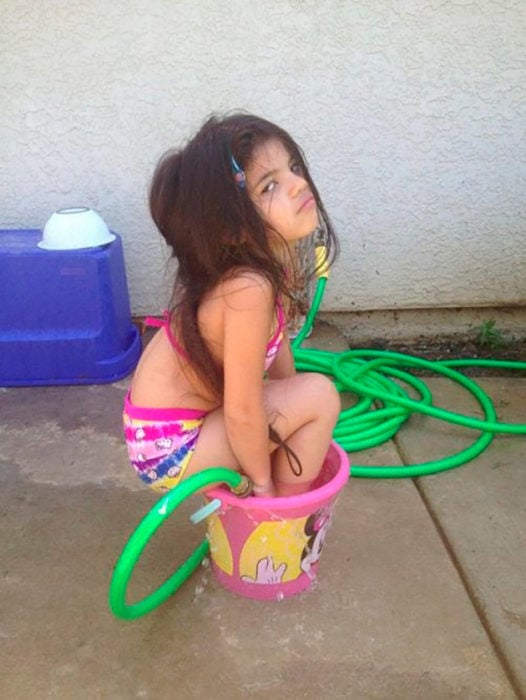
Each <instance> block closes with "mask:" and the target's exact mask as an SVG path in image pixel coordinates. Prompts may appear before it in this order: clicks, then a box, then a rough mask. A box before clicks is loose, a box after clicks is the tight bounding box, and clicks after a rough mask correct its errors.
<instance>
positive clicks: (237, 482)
mask: <svg viewBox="0 0 526 700" xmlns="http://www.w3.org/2000/svg"><path fill="white" fill-rule="evenodd" d="M242 481H243V477H242V476H241V474H239V472H235V471H233V470H232V469H225V468H224V467H214V468H212V469H205V471H202V472H198V473H197V474H192V476H189V477H188V479H185V480H184V481H183V482H181V483H180V484H178V485H177V486H176V487H175V488H174V489H172V490H171V491H168V493H166V494H164V496H162V498H160V499H159V500H158V501H157V503H156V504H155V505H154V507H153V508H152V509H151V510H150V511H149V512H148V513H147V514H146V516H145V517H144V518H143V519H142V520H141V522H140V523H139V525H138V526H137V528H136V529H135V530H134V532H133V533H132V534H131V536H130V538H129V540H128V542H127V543H126V545H125V547H124V549H123V550H122V553H121V555H120V557H119V559H118V561H117V564H116V565H115V569H114V571H113V576H112V578H111V583H110V589H109V606H110V610H111V611H112V613H113V614H114V615H115V616H116V617H120V618H121V619H123V620H133V619H135V618H137V617H141V616H142V615H146V614H147V613H149V612H151V611H152V610H155V608H157V607H158V606H159V605H161V603H164V601H165V600H166V599H167V598H169V597H170V596H171V595H172V593H175V591H176V590H177V589H178V588H179V587H180V586H181V585H182V584H183V583H184V582H185V581H186V579H187V578H188V577H189V576H190V575H191V574H192V573H193V572H194V571H195V570H196V569H197V567H198V566H199V564H200V563H201V562H202V561H203V559H204V558H205V556H206V555H207V554H208V551H209V549H210V546H209V544H208V540H207V539H204V540H203V541H202V542H201V544H199V545H198V546H197V547H196V548H195V549H194V551H193V552H192V553H191V554H190V556H189V557H188V559H186V561H184V562H183V564H182V565H181V566H180V567H179V568H178V569H176V570H175V571H174V573H173V574H172V575H171V576H170V577H169V578H167V579H166V581H164V583H162V584H161V585H160V586H159V588H157V589H156V590H155V591H153V593H150V594H149V595H148V596H146V597H145V598H143V599H142V600H139V601H138V602H136V603H131V604H128V603H126V591H127V589H128V584H129V582H130V579H131V576H132V573H133V570H134V568H135V566H136V565H137V562H138V561H139V559H140V557H141V554H142V552H143V550H144V548H145V547H146V545H147V544H148V542H149V541H150V539H151V537H152V536H153V535H154V534H155V532H156V531H157V530H158V529H159V528H160V527H161V525H162V524H163V523H164V521H165V520H166V519H167V518H168V517H169V516H170V515H171V514H172V513H173V512H174V510H175V509H176V508H177V507H178V506H179V505H180V504H181V503H182V502H183V501H185V500H186V499H187V498H188V497H189V496H191V495H192V494H194V493H195V492H196V491H199V490H201V489H203V488H205V487H207V486H210V485H211V484H218V483H226V484H227V485H228V486H229V487H230V488H231V489H233V490H237V489H239V488H241V486H242ZM214 500H219V499H214ZM213 502H214V501H212V503H213ZM209 505H210V504H209ZM205 508H206V506H205ZM214 510H215V508H214ZM202 511H203V509H202V508H201V509H200V510H198V511H197V513H194V515H196V514H197V515H198V514H199V513H200V512H201V515H202ZM203 517H206V516H203V515H202V517H201V518H199V519H198V521H197V522H199V520H202V519H203Z"/></svg>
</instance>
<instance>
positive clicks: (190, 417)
mask: <svg viewBox="0 0 526 700" xmlns="http://www.w3.org/2000/svg"><path fill="white" fill-rule="evenodd" d="M150 209H151V214H152V217H153V220H154V222H155V224H156V225H157V227H158V228H159V230H160V232H161V234H162V235H163V237H164V239H165V240H166V242H167V244H168V245H169V246H170V248H171V251H172V254H173V256H174V257H175V258H176V259H177V275H176V280H175V285H174V289H173V297H172V304H171V308H170V311H169V312H165V317H164V321H162V322H158V323H157V324H156V325H160V326H162V328H161V329H160V330H159V331H158V332H157V333H156V335H155V336H154V337H153V339H152V340H151V342H150V343H149V344H148V345H147V347H146V349H145V351H144V353H143V355H142V357H141V360H140V362H139V365H138V367H137V370H136V372H135V375H134V378H133V381H132V385H131V389H130V392H129V393H128V396H127V397H126V401H125V408H124V425H125V433H126V440H127V445H128V451H129V455H130V459H131V462H132V464H133V466H134V468H135V469H136V471H137V472H138V474H139V476H140V478H141V479H142V480H143V481H145V482H146V483H147V484H149V485H150V486H152V487H153V488H154V489H155V490H158V491H165V490H168V489H171V488H173V487H174V486H176V485H177V484H178V483H179V482H180V481H181V480H182V479H185V478H187V477H188V476H189V475H191V474H194V473H196V472H199V471H201V470H203V469H207V468H209V467H213V466H222V467H229V468H231V469H236V470H238V471H241V472H242V473H243V474H245V475H246V476H247V477H248V478H249V479H250V482H251V486H252V492H253V494H254V495H257V496H265V497H268V496H276V495H277V496H287V495H292V494H297V493H301V492H304V491H306V490H308V488H309V486H310V485H311V484H312V482H313V481H314V480H315V478H316V476H317V475H318V473H319V471H320V469H321V466H322V464H323V460H324V457H325V455H326V453H327V450H328V447H329V444H330V441H331V436H332V432H333V428H334V425H335V423H336V420H337V418H338V415H339V411H340V400H339V395H338V393H337V391H336V389H335V388H334V386H333V384H332V382H331V381H330V380H329V379H327V378H326V377H324V376H323V375H321V374H315V373H306V374H296V373H295V369H294V362H293V357H292V352H291V348H290V343H289V340H288V337H287V330H286V316H285V309H286V308H287V306H288V302H290V299H291V297H292V289H293V284H294V276H293V273H292V270H293V269H294V266H293V255H294V244H295V243H296V242H297V241H299V240H300V239H302V238H305V237H307V236H309V235H310V234H311V233H313V231H314V230H315V229H316V228H318V227H319V226H322V228H323V229H324V230H325V232H326V241H325V244H326V246H327V250H328V260H330V261H331V262H332V260H333V258H334V256H335V253H336V247H337V244H336V239H335V236H334V233H333V230H332V227H331V224H330V222H329V219H328V217H327V214H326V212H325V209H324V207H323V204H322V202H321V199H320V196H319V194H318V191H317V189H316V187H315V185H314V183H313V181H312V179H311V177H310V175H309V171H308V169H307V165H306V163H305V160H304V157H303V155H302V152H301V151H300V149H299V147H298V146H297V145H296V143H295V142H294V141H293V140H292V138H291V137H290V136H289V135H288V134H287V133H286V132H285V131H283V130H282V129H280V128H279V127H277V126H275V125H274V124H272V123H270V122H268V121H266V120H264V119H260V118H258V117H255V116H251V115H246V114H234V115H230V116H227V117H226V118H224V119H218V118H216V117H212V118H210V119H209V120H208V121H206V123H205V124H204V125H203V126H202V128H201V129H200V130H199V132H198V133H197V134H196V135H195V136H194V138H193V139H192V140H191V141H189V142H188V143H187V145H186V146H185V147H184V148H182V149H180V150H177V151H173V152H169V153H168V154H166V155H165V156H164V157H163V158H162V159H161V161H160V163H159V164H158V166H157V169H156V171H155V174H154V177H153V181H152V184H151V190H150ZM151 321H152V320H150V322H151Z"/></svg>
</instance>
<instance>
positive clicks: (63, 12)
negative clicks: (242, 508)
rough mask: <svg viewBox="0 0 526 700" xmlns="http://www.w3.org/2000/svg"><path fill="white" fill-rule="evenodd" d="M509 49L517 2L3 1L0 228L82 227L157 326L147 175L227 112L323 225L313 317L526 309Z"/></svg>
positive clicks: (525, 19) (159, 279) (518, 40)
mask: <svg viewBox="0 0 526 700" xmlns="http://www.w3.org/2000/svg"><path fill="white" fill-rule="evenodd" d="M525 36H526V2H524V0H471V1H470V0H356V1H353V2H351V0H348V1H344V0H324V1H323V2H318V1H316V2H315V1H314V0H303V1H301V0H262V1H261V2H257V3H256V2H248V1H247V0H244V1H243V0H233V1H231V2H220V1H214V0H199V2H194V0H179V1H178V0H142V1H141V0H90V1H89V2H88V0H76V1H74V0H62V2H61V1H59V0H42V1H40V2H34V0H2V3H1V18H0V65H1V67H2V68H1V71H0V99H1V109H0V226H2V227H40V226H43V224H44V223H45V221H46V219H47V218H48V216H49V215H50V214H51V212H52V211H53V210H55V209H57V208H59V207H62V206H68V205H76V204H84V205H87V206H91V207H93V208H95V209H97V210H98V211H99V212H100V213H101V214H102V216H103V217H104V218H105V220H106V221H107V222H108V224H109V225H110V226H111V228H113V229H114V230H116V231H117V232H119V233H121V234H122V235H123V237H124V243H125V252H126V262H127V269H128V282H129V286H130V291H131V297H132V306H133V311H134V312H135V313H137V314H141V313H145V312H148V311H155V310H157V309H158V308H159V307H160V306H162V304H163V302H164V301H165V299H166V291H165V290H166V285H167V281H168V277H167V275H166V274H164V269H165V259H166V256H165V253H164V251H163V247H162V245H161V243H160V241H159V239H158V236H157V234H156V232H155V231H154V229H153V226H152V224H151V223H150V220H149V217H148V214H147V209H146V190H147V184H148V180H149V177H150V175H151V171H152V168H153V166H154V163H155V162H156V160H157V158H158V157H159V156H160V155H161V153H162V152H163V151H164V150H166V149H167V148H168V147H170V146H171V145H173V144H176V143H179V142H180V141H181V140H182V139H183V138H185V137H186V136H188V135H189V133H190V132H191V131H192V130H193V129H194V128H195V127H196V126H197V125H198V124H199V123H200V122H201V121H202V119H203V118H204V117H205V116H206V115H207V114H208V113H209V112H211V111H214V110H227V109H232V108H244V109H247V110H251V111H254V112H256V113H259V114H262V115H263V116H267V117H269V118H271V119H273V120H275V121H277V122H279V123H280V124H282V125H283V126H284V127H285V128H288V129H290V130H291V131H292V133H293V134H294V135H295V136H296V138H297V139H298V140H299V142H300V143H301V144H302V145H303V146H304V149H305V151H306V153H307V156H308V159H309V161H310V163H311V166H312V169H313V172H314V175H315V177H316V179H317V182H318V184H319V187H320V190H321V191H322V194H323V195H324V197H325V200H326V203H327V205H328V209H329V211H330V212H331V213H332V216H333V218H334V221H335V223H336V225H337V229H338V230H339V233H340V236H341V239H342V257H341V260H340V262H339V264H338V266H337V268H336V269H335V271H334V274H333V277H332V279H331V283H330V285H329V288H328V292H327V295H326V300H325V308H326V309H332V310H352V309H389V308H408V307H430V306H434V307H437V306H438V307H440V306H472V305H485V304H490V305H499V304H519V303H522V304H524V303H525V302H526V282H525V269H526V232H525V225H524V224H525V204H524V194H525V191H526V188H525V181H526V175H525V158H526V156H525V144H524V126H525V111H526V108H525V105H526V81H525V77H526V75H525V65H526V48H525V39H524V37H525Z"/></svg>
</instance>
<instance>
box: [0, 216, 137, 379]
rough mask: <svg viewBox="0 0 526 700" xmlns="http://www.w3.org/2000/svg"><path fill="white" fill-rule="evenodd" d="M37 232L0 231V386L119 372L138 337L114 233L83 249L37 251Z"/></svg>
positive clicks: (130, 360)
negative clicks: (104, 241) (105, 240)
mask: <svg viewBox="0 0 526 700" xmlns="http://www.w3.org/2000/svg"><path fill="white" fill-rule="evenodd" d="M41 238H42V232H41V231H40V230H38V229H37V230H33V229H31V230H0V386H32V385H50V384H102V383H105V382H114V381H116V380H118V379H122V377H125V376H126V375H128V374H129V373H130V372H131V371H132V370H133V368H134V367H135V365H136V364H137V361H138V359H139V355H140V352H141V340H140V336H139V333H138V331H137V329H136V327H135V326H134V325H133V324H132V321H131V312H130V301H129V296H128V287H127V283H126V271H125V268H124V256H123V252H122V241H121V239H120V236H118V235H117V236H116V238H115V240H114V241H113V242H112V243H109V244H108V245H104V246H99V247H96V248H84V249H82V250H42V249H40V248H39V247H38V246H37V243H38V241H40V239H41Z"/></svg>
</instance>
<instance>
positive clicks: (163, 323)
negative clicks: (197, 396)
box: [144, 299, 286, 371]
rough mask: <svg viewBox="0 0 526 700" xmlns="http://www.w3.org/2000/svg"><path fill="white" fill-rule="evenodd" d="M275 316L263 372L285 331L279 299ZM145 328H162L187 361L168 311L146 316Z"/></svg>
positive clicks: (273, 355)
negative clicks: (155, 316)
mask: <svg viewBox="0 0 526 700" xmlns="http://www.w3.org/2000/svg"><path fill="white" fill-rule="evenodd" d="M276 315H277V318H278V327H277V328H276V330H275V332H274V334H273V336H272V338H271V339H270V340H269V341H268V343H267V351H266V353H265V371H266V370H268V369H269V368H270V366H271V364H272V363H273V362H274V358H275V357H276V355H277V354H278V350H279V349H280V347H281V343H282V342H283V333H284V330H285V322H286V319H285V312H284V311H283V306H282V304H281V302H280V301H279V299H278V300H277V301H276ZM144 322H145V323H146V325H147V326H153V327H154V328H164V331H165V333H166V336H167V338H168V340H169V341H170V345H171V346H172V347H173V348H174V350H175V351H176V352H177V353H178V354H179V355H181V357H184V358H185V360H188V359H189V358H188V355H187V353H186V352H185V350H184V348H182V347H181V345H180V344H179V342H178V341H177V339H176V338H175V336H174V334H173V333H172V328H171V326H170V313H169V311H164V313H163V318H154V317H153V316H148V317H147V318H145V319H144Z"/></svg>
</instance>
